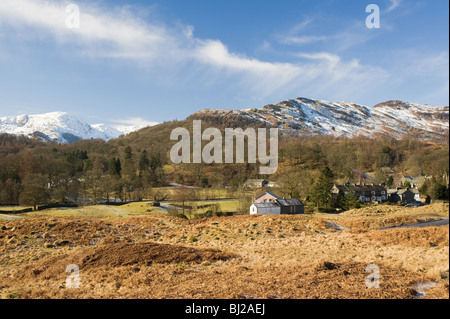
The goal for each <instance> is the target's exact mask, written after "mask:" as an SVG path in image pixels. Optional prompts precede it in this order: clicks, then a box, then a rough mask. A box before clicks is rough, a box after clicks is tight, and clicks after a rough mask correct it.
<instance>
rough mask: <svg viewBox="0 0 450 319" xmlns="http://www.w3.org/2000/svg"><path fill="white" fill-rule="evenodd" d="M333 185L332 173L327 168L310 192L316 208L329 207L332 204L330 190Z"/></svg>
mask: <svg viewBox="0 0 450 319" xmlns="http://www.w3.org/2000/svg"><path fill="white" fill-rule="evenodd" d="M333 185H334V173H333V171H332V170H331V169H330V168H329V167H328V166H327V167H325V168H324V169H323V170H322V171H321V172H320V176H319V178H318V180H317V182H316V183H315V185H314V187H313V190H312V194H311V196H312V199H313V201H314V202H316V204H317V206H318V207H319V206H324V207H330V206H331V205H332V204H333V195H332V193H331V190H332V188H333Z"/></svg>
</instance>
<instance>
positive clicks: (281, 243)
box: [0, 203, 449, 299]
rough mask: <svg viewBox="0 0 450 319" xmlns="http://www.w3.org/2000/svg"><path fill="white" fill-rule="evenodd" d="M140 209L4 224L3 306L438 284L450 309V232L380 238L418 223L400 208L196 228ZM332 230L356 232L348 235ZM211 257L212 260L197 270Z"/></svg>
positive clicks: (233, 220) (343, 292)
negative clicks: (368, 282)
mask: <svg viewBox="0 0 450 319" xmlns="http://www.w3.org/2000/svg"><path fill="white" fill-rule="evenodd" d="M141 204H142V203H132V204H129V206H127V207H120V208H121V211H120V212H117V214H116V213H113V212H112V211H111V210H110V209H111V208H118V207H101V206H99V207H90V208H86V210H85V211H84V213H85V214H84V215H81V216H80V215H73V213H74V211H76V210H70V211H69V215H72V217H70V218H67V217H66V216H67V211H64V212H62V213H63V214H66V215H64V217H56V216H55V215H54V214H55V212H47V213H49V214H48V215H45V214H44V215H43V214H34V215H28V217H27V218H23V219H20V220H11V221H1V222H0V229H1V230H0V282H2V285H1V286H2V287H1V288H0V297H3V298H11V297H13V298H213V299H214V298H243V297H242V296H252V297H256V298H269V297H271V296H278V297H279V298H315V297H317V298H407V299H410V298H414V297H415V293H414V287H415V285H416V284H417V283H421V282H434V283H436V284H437V286H436V288H435V289H434V288H433V293H432V294H431V296H433V298H448V260H449V246H448V245H449V244H448V241H449V234H448V233H449V230H448V227H427V228H424V229H390V230H385V231H381V230H376V229H374V228H373V227H372V226H377V225H375V224H373V225H372V223H375V221H377V220H378V221H379V222H380V223H381V222H382V223H383V225H388V224H389V225H394V224H396V223H398V222H399V221H405V220H407V221H413V220H414V218H415V217H411V216H407V214H410V213H411V212H413V210H406V211H405V208H403V207H394V209H393V210H389V211H386V212H385V214H386V215H385V216H381V217H377V216H373V213H371V214H372V215H369V213H367V211H366V212H365V213H367V216H366V215H364V216H363V215H352V214H349V215H345V214H341V215H329V216H327V215H297V216H250V215H247V216H233V217H220V218H219V217H214V218H210V219H201V220H191V221H187V220H183V219H179V218H176V217H170V216H167V215H164V214H158V213H156V212H155V213H150V214H141V210H142V209H144V208H145V207H141V206H140V205H141ZM432 206H433V207H430V208H428V209H427V211H428V210H430V211H435V212H436V213H444V212H441V210H442V209H445V207H444V206H435V205H432ZM100 208H103V209H105V208H107V209H109V210H108V211H106V212H104V211H102V210H101V209H100ZM128 210H129V211H128ZM416 212H418V213H419V214H424V213H425V211H422V210H419V211H416ZM416 212H415V213H416ZM39 213H41V212H39ZM359 213H361V212H359ZM102 214H105V215H104V216H106V217H105V218H101V217H99V216H103V215H102ZM115 214H116V215H115ZM127 214H130V215H127ZM144 215H145V216H144ZM92 216H95V218H92ZM405 218H408V219H405ZM331 222H333V223H336V224H346V225H347V226H348V227H351V228H350V229H347V230H345V231H338V230H337V229H336V228H335V227H330V223H331ZM58 243H68V244H67V245H65V246H61V245H58ZM46 244H47V245H46ZM155 244H157V245H159V244H163V246H161V247H159V248H158V246H157V245H155ZM164 245H165V246H164ZM176 247H185V248H176ZM192 249H193V250H192ZM204 249H207V250H208V251H210V252H211V254H210V255H209V256H210V258H206V259H204V258H202V259H200V260H198V261H196V262H189V261H188V260H190V259H191V258H194V259H195V258H196V256H197V254H198V253H199V252H201V251H204ZM167 251H173V252H174V253H176V254H178V255H175V256H172V255H171V254H169V255H167V254H166V253H165V252H167ZM132 252H133V253H132ZM212 252H214V253H212ZM152 256H153V257H152ZM177 256H178V257H177ZM183 256H184V257H183ZM220 256H234V257H230V258H218V259H217V258H216V257H220ZM94 257H95V258H94ZM100 257H101V258H100ZM141 257H142V258H141ZM99 258H100V259H99ZM153 258H154V259H153ZM158 258H159V259H158ZM186 258H187V259H186ZM162 259H164V262H162V261H161V260H162ZM157 260H160V261H161V262H157ZM171 260H173V262H172V261H171ZM195 260H197V259H195ZM74 262H75V263H80V265H79V266H80V271H81V276H82V278H83V279H82V287H81V288H80V289H75V290H68V289H62V288H61V286H63V285H64V282H65V278H66V277H67V274H66V273H65V271H64V270H65V267H66V266H67V264H70V263H74ZM123 262H124V263H125V262H126V263H125V264H122V263H123ZM330 264H333V265H335V267H333V268H330V267H328V266H327V265H330ZM370 264H376V265H377V266H379V268H380V273H381V275H382V279H381V287H382V288H381V289H366V287H365V284H364V283H365V278H366V277H367V275H368V274H367V273H366V272H365V269H366V267H367V265H370ZM180 265H183V266H182V267H180ZM446 274H447V277H445V276H446ZM445 278H446V279H445Z"/></svg>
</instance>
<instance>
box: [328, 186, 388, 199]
mask: <svg viewBox="0 0 450 319" xmlns="http://www.w3.org/2000/svg"><path fill="white" fill-rule="evenodd" d="M331 192H332V193H333V194H336V195H347V194H350V192H352V193H354V194H355V195H356V197H358V200H360V201H362V202H365V203H368V202H372V201H374V202H379V203H382V202H385V201H387V200H388V194H387V190H386V188H384V187H383V186H380V185H375V184H371V185H356V184H350V183H346V184H345V185H337V184H335V185H333V188H332V189H331Z"/></svg>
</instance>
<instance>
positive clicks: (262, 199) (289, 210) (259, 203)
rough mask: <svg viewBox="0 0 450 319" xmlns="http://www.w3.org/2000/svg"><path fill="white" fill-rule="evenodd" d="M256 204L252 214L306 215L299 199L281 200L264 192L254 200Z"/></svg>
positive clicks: (251, 209)
mask: <svg viewBox="0 0 450 319" xmlns="http://www.w3.org/2000/svg"><path fill="white" fill-rule="evenodd" d="M253 201H254V204H253V205H252V206H251V207H250V214H252V215H253V214H261V215H268V214H276V215H279V214H283V215H292V214H304V213H305V206H304V205H303V203H302V202H301V201H300V200H299V199H297V198H291V199H281V198H279V197H278V196H277V195H275V194H273V193H271V192H264V193H262V194H261V195H259V196H257V197H256V198H254V200H253Z"/></svg>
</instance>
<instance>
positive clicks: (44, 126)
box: [0, 112, 143, 143]
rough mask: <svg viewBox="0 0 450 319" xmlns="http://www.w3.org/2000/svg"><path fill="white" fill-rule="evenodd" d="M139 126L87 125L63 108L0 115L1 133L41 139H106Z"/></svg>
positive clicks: (60, 140)
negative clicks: (31, 113)
mask: <svg viewBox="0 0 450 319" xmlns="http://www.w3.org/2000/svg"><path fill="white" fill-rule="evenodd" d="M141 128H143V127H142V126H119V127H112V126H107V125H104V124H94V125H90V124H88V123H86V122H83V121H80V120H79V119H77V118H76V117H74V116H72V115H70V114H68V113H64V112H52V113H45V114H37V115H19V116H8V117H1V118H0V133H8V134H14V135H25V136H29V137H35V138H38V139H40V140H43V141H53V140H56V141H57V142H59V143H73V142H76V141H78V140H80V139H103V140H105V141H108V140H110V139H114V138H117V137H119V136H120V135H124V134H128V133H131V132H133V131H136V130H139V129H141Z"/></svg>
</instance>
